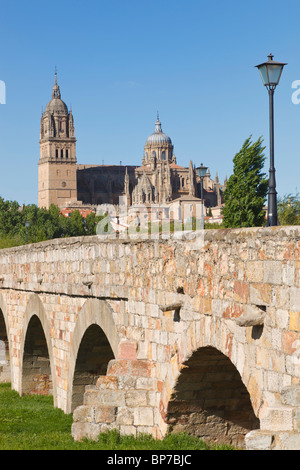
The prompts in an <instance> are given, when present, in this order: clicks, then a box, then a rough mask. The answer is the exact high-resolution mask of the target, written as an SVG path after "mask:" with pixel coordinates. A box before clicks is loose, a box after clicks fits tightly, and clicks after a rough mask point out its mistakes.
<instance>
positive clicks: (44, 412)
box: [0, 384, 230, 450]
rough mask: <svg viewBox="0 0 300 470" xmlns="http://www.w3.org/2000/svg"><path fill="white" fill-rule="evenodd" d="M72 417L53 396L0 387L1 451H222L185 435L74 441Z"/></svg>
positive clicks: (113, 436)
mask: <svg viewBox="0 0 300 470" xmlns="http://www.w3.org/2000/svg"><path fill="white" fill-rule="evenodd" d="M72 422H73V418H72V415H66V414H64V413H63V411H62V410H59V409H57V408H54V407H53V400H52V397H49V396H39V395H33V396H24V397H20V396H19V394H18V393H17V392H15V391H13V390H11V386H10V384H0V450H211V449H213V450H214V449H216V450H217V449H218V450H225V449H230V448H228V447H225V446H220V447H215V448H211V447H209V446H208V445H206V444H205V443H204V442H203V441H201V440H200V439H197V438H194V437H191V436H187V435H184V434H177V435H169V436H167V437H166V438H165V439H164V440H162V441H158V440H157V441H156V440H154V439H153V438H151V437H150V436H141V437H140V438H139V439H135V438H133V437H131V436H120V435H119V434H118V433H117V432H116V431H111V432H108V433H104V434H100V436H99V440H98V441H97V442H94V441H88V440H84V441H83V442H75V441H74V440H73V438H72V435H71V425H72Z"/></svg>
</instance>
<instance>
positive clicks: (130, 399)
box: [125, 390, 148, 407]
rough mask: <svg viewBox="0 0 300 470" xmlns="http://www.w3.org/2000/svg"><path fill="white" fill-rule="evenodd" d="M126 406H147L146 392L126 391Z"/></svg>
mask: <svg viewBox="0 0 300 470" xmlns="http://www.w3.org/2000/svg"><path fill="white" fill-rule="evenodd" d="M125 402H126V406H129V407H135V406H146V405H147V404H148V400H147V391H145V390H128V391H127V392H126V394H125Z"/></svg>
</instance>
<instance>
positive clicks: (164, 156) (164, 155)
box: [161, 150, 166, 160]
mask: <svg viewBox="0 0 300 470" xmlns="http://www.w3.org/2000/svg"><path fill="white" fill-rule="evenodd" d="M161 159H162V160H165V159H166V152H165V151H164V150H163V152H162V154H161Z"/></svg>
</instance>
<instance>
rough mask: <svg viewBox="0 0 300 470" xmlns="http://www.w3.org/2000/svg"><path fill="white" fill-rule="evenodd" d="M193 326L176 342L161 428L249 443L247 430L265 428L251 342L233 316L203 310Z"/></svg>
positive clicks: (230, 442)
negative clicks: (217, 315)
mask: <svg viewBox="0 0 300 470" xmlns="http://www.w3.org/2000/svg"><path fill="white" fill-rule="evenodd" d="M191 328H192V331H191V330H190V331H189V333H188V334H185V335H183V336H182V339H181V342H179V344H177V345H176V349H175V351H173V357H172V359H171V361H170V367H169V370H168V373H167V375H166V380H165V387H164V389H163V390H162V395H161V402H160V413H161V416H162V418H163V420H164V423H165V426H164V427H162V433H163V434H165V433H166V432H175V431H176V432H180V431H185V432H187V433H190V434H194V435H197V436H198V437H203V439H204V440H206V441H215V442H224V443H228V444H231V445H234V446H239V447H244V437H245V435H246V434H247V433H248V432H249V431H250V430H253V429H259V428H260V421H259V419H258V417H259V411H260V408H261V406H262V403H263V398H264V397H263V392H262V389H263V387H262V386H261V384H260V383H259V381H258V382H256V377H255V378H254V376H253V375H252V374H251V367H250V365H249V364H247V366H246V367H244V365H245V363H247V356H250V353H249V354H248V353H247V347H249V345H247V344H245V343H243V342H242V341H241V342H239V341H237V340H236V338H235V334H236V333H237V332H236V331H235V329H236V326H235V324H234V322H232V321H231V320H226V319H223V318H218V319H216V318H212V317H210V316H203V317H202V319H201V320H200V321H199V322H198V325H197V326H196V323H195V324H194V325H193V326H192V327H191ZM234 333H235V334H234ZM240 333H241V332H240ZM241 335H242V333H241ZM240 339H242V336H240ZM250 347H251V345H250ZM210 433H211V434H210Z"/></svg>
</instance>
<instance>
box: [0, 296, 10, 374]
mask: <svg viewBox="0 0 300 470" xmlns="http://www.w3.org/2000/svg"><path fill="white" fill-rule="evenodd" d="M10 355H11V344H10V335H9V332H8V319H7V313H6V305H5V302H4V299H3V295H2V294H1V293H0V382H10V381H11V359H10Z"/></svg>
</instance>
